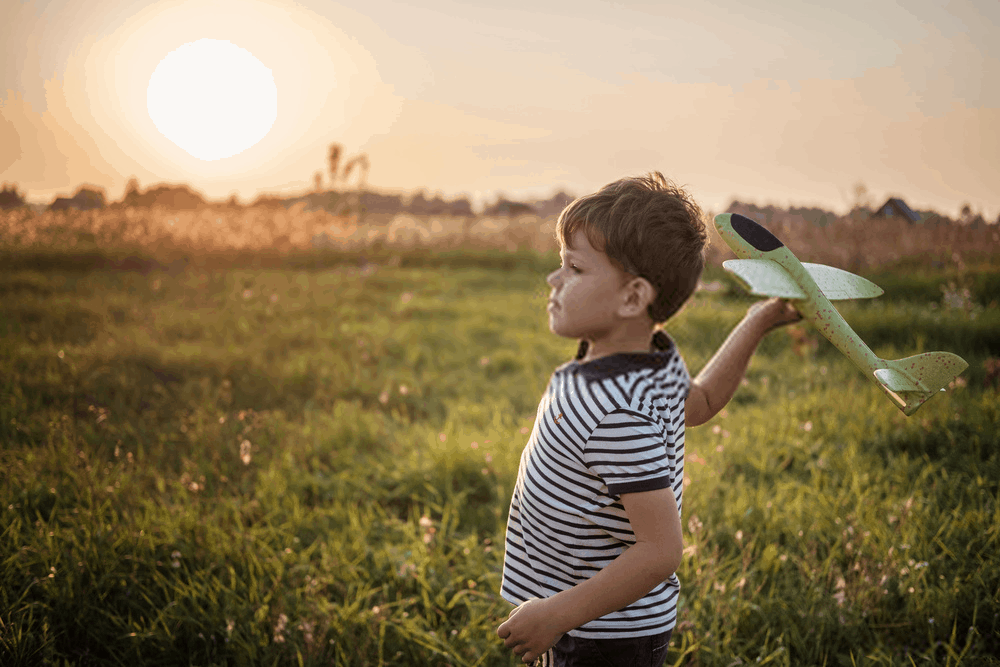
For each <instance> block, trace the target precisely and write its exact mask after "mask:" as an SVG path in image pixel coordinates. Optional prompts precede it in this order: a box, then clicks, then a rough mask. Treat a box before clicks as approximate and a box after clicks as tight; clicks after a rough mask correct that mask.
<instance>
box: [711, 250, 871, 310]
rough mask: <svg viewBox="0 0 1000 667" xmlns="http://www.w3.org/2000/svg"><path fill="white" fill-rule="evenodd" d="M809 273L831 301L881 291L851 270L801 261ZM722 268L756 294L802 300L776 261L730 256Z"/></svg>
mask: <svg viewBox="0 0 1000 667" xmlns="http://www.w3.org/2000/svg"><path fill="white" fill-rule="evenodd" d="M802 266H804V267H805V268H806V271H808V272H809V275H810V276H812V278H813V280H815V281H816V284H817V285H818V286H819V289H820V291H821V292H823V296H825V297H826V298H827V299H830V300H831V301H836V300H840V299H870V298H872V297H876V296H879V295H881V294H882V293H883V290H882V288H881V287H879V286H878V285H876V284H875V283H873V282H871V281H869V280H866V279H864V278H862V277H861V276H856V275H854V274H853V273H848V272H847V271H842V270H841V269H837V268H834V267H832V266H827V265H825V264H810V263H807V262H803V263H802ZM722 267H723V268H724V269H725V270H726V271H729V272H730V273H731V274H733V275H734V276H736V278H737V279H738V280H739V281H740V282H741V283H742V284H743V285H744V287H746V288H747V291H748V292H750V293H751V294H756V295H758V296H777V297H781V298H782V299H805V298H806V294H805V292H803V291H802V288H801V287H799V285H798V283H796V282H795V280H794V279H793V278H792V277H791V275H789V273H788V272H787V271H785V269H784V268H782V266H781V265H780V264H778V263H777V262H775V261H774V260H771V259H730V260H727V261H725V262H723V263H722Z"/></svg>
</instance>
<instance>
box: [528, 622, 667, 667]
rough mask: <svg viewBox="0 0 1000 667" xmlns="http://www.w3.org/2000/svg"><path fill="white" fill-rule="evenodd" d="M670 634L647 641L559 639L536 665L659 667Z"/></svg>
mask: <svg viewBox="0 0 1000 667" xmlns="http://www.w3.org/2000/svg"><path fill="white" fill-rule="evenodd" d="M670 634H671V631H670V630H667V631H666V632H664V633H662V634H659V635H649V636H647V637H626V638H624V639H582V638H580V637H571V636H570V635H563V636H562V639H560V640H559V641H558V642H556V645H555V646H553V647H552V648H551V649H550V650H549V651H548V653H547V654H546V655H545V656H543V657H542V659H541V660H539V661H538V663H536V664H539V665H544V666H545V667H661V666H662V665H663V663H664V661H665V660H666V659H667V647H668V646H669V645H670Z"/></svg>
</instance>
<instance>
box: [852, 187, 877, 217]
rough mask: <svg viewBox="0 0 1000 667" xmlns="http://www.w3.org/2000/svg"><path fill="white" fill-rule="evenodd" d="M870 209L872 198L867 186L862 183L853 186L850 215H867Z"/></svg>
mask: <svg viewBox="0 0 1000 667" xmlns="http://www.w3.org/2000/svg"><path fill="white" fill-rule="evenodd" d="M871 209H872V197H871V193H870V192H869V191H868V186H867V185H865V184H864V183H863V182H862V181H858V182H857V183H855V184H854V200H853V201H852V202H851V213H861V214H868V213H871Z"/></svg>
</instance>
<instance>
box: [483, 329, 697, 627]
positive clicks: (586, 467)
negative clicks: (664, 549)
mask: <svg viewBox="0 0 1000 667" xmlns="http://www.w3.org/2000/svg"><path fill="white" fill-rule="evenodd" d="M585 345H586V344H585V343H583V344H581V347H580V351H579V352H578V354H577V358H576V359H574V360H573V361H570V362H569V363H566V364H564V365H562V366H560V367H559V368H557V369H556V371H555V372H554V373H553V374H552V379H551V380H550V381H549V386H548V388H547V389H546V392H545V395H544V396H543V397H542V400H541V402H540V403H539V406H538V412H537V414H536V416H535V425H534V428H533V429H532V431H531V436H530V437H529V438H528V443H527V445H525V448H524V452H523V453H522V454H521V463H520V467H519V470H518V476H517V483H516V485H515V487H514V493H513V497H512V499H511V503H510V516H509V518H508V522H507V539H506V554H505V557H504V571H503V583H502V584H501V595H503V597H504V599H506V600H507V601H509V602H511V603H513V604H521V603H523V602H525V601H526V600H528V599H529V598H536V597H537V598H546V597H550V596H552V595H555V594H556V593H558V592H560V591H562V590H566V589H568V588H571V587H573V586H575V585H576V584H578V583H580V582H581V581H584V580H586V579H588V578H590V577H592V576H593V575H594V574H596V573H597V572H598V571H600V570H601V569H603V568H605V567H606V566H607V565H608V564H609V563H611V562H612V561H613V560H614V559H615V558H617V557H618V556H619V555H620V554H621V553H622V552H623V551H625V549H627V548H628V547H629V546H630V545H632V544H634V543H635V536H634V535H633V533H632V530H631V526H630V525H629V522H628V518H627V517H626V515H625V509H624V507H622V504H621V501H620V496H621V494H623V493H636V492H641V491H651V490H654V489H663V488H668V487H670V488H672V489H673V492H674V497H675V498H676V499H677V507H678V509H680V508H681V496H682V492H683V488H684V401H685V399H686V398H687V394H688V391H689V387H690V376H689V375H688V371H687V368H686V367H685V365H684V361H683V359H682V358H681V356H680V354H679V353H678V352H677V348H676V346H675V345H674V344H673V341H671V340H670V338H669V337H668V336H666V334H664V333H663V332H657V333H656V334H655V335H654V337H653V344H652V347H651V352H650V353H648V354H630V353H623V354H614V355H609V356H607V357H602V358H600V359H596V360H594V361H591V362H588V363H586V364H583V363H580V361H579V360H580V359H582V358H583V355H584V353H585V351H586V347H585ZM679 590H680V582H679V581H678V580H677V577H676V576H674V575H672V576H671V577H670V578H669V579H667V580H666V581H664V582H662V583H661V584H660V585H658V586H656V587H655V588H654V589H653V590H651V591H650V592H649V593H648V594H647V595H646V596H644V597H643V598H641V599H639V600H637V601H636V602H634V603H633V604H630V605H629V606H627V607H625V608H624V609H621V610H619V611H616V612H613V613H611V614H608V615H606V616H603V617H601V618H599V619H596V620H594V621H591V622H590V623H587V624H585V625H583V626H581V627H580V628H577V629H575V630H572V631H571V632H570V634H572V635H575V636H578V637H591V638H598V639H599V638H615V637H634V636H642V635H652V634H657V633H660V632H664V631H666V630H670V629H672V628H673V627H674V625H675V622H676V615H677V594H678V591H679Z"/></svg>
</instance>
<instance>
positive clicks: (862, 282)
mask: <svg viewBox="0 0 1000 667" xmlns="http://www.w3.org/2000/svg"><path fill="white" fill-rule="evenodd" d="M802 266H804V267H806V271H808V272H809V275H811V276H812V278H813V280H815V281H816V284H817V285H819V289H820V291H821V292H823V296H825V297H826V298H827V299H829V300H830V301H837V300H839V299H871V298H873V297H876V296H882V295H883V294H884V293H885V290H884V289H882V288H881V287H879V286H878V285H876V284H875V283H873V282H872V281H870V280H866V279H864V278H862V277H861V276H856V275H854V274H853V273H849V272H847V271H843V270H841V269H837V268H834V267H832V266H827V265H826V264H810V263H808V262H802Z"/></svg>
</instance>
